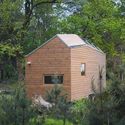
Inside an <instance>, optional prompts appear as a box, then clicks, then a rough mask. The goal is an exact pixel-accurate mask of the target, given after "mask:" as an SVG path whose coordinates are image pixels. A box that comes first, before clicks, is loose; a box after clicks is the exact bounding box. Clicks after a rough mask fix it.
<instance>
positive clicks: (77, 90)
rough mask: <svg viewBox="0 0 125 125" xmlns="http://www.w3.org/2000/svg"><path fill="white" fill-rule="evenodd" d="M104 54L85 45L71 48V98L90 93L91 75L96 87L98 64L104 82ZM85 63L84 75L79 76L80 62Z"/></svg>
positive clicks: (85, 95)
mask: <svg viewBox="0 0 125 125" xmlns="http://www.w3.org/2000/svg"><path fill="white" fill-rule="evenodd" d="M105 58H106V57H105V54H103V53H101V52H98V51H97V50H94V49H92V48H90V47H87V46H82V47H76V48H71V100H77V99H81V98H83V97H88V95H89V94H91V93H92V89H91V88H92V85H91V82H92V77H94V81H95V82H94V84H95V86H96V87H97V84H98V78H99V66H100V67H103V66H104V68H103V71H104V75H103V82H104V83H105V80H106V76H105V71H106V67H105ZM81 63H85V75H84V76H81V72H80V64H81Z"/></svg>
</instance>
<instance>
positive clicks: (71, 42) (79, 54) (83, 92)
mask: <svg viewBox="0 0 125 125" xmlns="http://www.w3.org/2000/svg"><path fill="white" fill-rule="evenodd" d="M25 60H26V71H25V81H26V88H27V93H28V95H29V96H30V97H32V96H33V95H34V94H39V95H42V96H44V94H45V91H46V90H48V89H50V88H52V87H53V86H54V84H59V85H60V86H63V88H64V89H65V90H66V92H67V93H68V97H69V99H70V100H78V99H81V98H84V97H88V96H89V95H90V94H92V93H93V91H92V84H91V83H92V78H94V84H95V86H96V87H97V86H98V80H99V67H103V79H102V81H103V85H104V86H105V80H106V76H105V72H106V55H105V53H104V52H103V51H102V50H101V49H99V48H97V47H95V46H94V45H93V44H90V43H89V42H88V41H87V40H83V39H81V38H80V37H79V36H78V35H75V34H57V35H55V36H54V37H53V38H51V39H50V40H48V41H47V42H45V43H44V44H42V45H41V46H40V47H38V48H37V49H35V50H33V51H32V52H31V53H29V54H28V55H26V57H25Z"/></svg>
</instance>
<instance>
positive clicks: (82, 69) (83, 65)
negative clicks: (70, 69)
mask: <svg viewBox="0 0 125 125" xmlns="http://www.w3.org/2000/svg"><path fill="white" fill-rule="evenodd" d="M85 70H86V65H85V63H81V65H80V72H81V76H84V75H85Z"/></svg>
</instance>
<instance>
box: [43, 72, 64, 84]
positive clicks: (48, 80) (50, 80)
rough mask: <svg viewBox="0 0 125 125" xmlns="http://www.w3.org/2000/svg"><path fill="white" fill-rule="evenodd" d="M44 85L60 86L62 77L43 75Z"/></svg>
mask: <svg viewBox="0 0 125 125" xmlns="http://www.w3.org/2000/svg"><path fill="white" fill-rule="evenodd" d="M44 83H45V84H62V83H63V75H58V74H57V75H44Z"/></svg>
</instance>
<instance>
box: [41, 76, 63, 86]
mask: <svg viewBox="0 0 125 125" xmlns="http://www.w3.org/2000/svg"><path fill="white" fill-rule="evenodd" d="M54 75H57V76H62V77H63V82H62V83H45V76H54ZM43 83H44V85H56V84H58V85H62V84H64V74H43Z"/></svg>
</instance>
